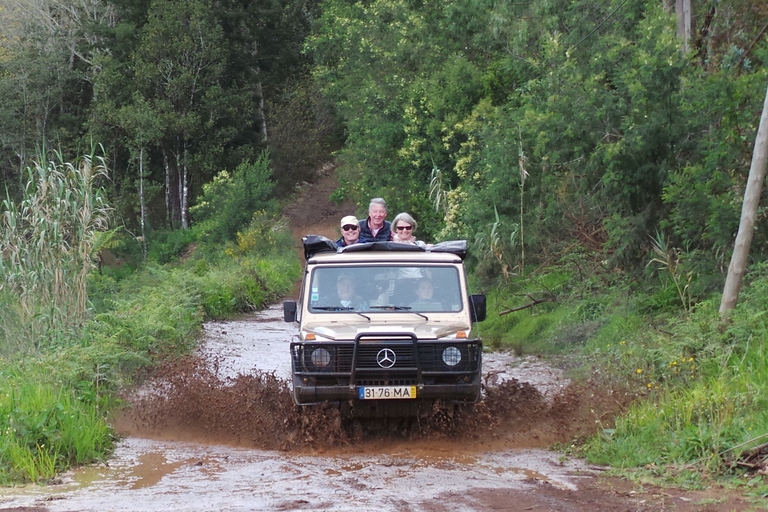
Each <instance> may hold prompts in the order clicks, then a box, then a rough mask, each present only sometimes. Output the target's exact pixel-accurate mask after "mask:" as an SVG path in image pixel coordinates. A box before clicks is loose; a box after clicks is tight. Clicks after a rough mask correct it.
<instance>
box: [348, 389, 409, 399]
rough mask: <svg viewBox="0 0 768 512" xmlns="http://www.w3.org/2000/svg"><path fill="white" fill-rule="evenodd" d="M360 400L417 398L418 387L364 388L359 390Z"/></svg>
mask: <svg viewBox="0 0 768 512" xmlns="http://www.w3.org/2000/svg"><path fill="white" fill-rule="evenodd" d="M357 396H358V398H360V400H388V399H403V398H416V386H363V387H359V388H357Z"/></svg>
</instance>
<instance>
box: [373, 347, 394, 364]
mask: <svg viewBox="0 0 768 512" xmlns="http://www.w3.org/2000/svg"><path fill="white" fill-rule="evenodd" d="M395 361H397V356H396V355H395V351H394V350H392V349H389V348H383V349H381V350H379V353H378V354H376V362H377V363H379V366H381V367H382V368H392V367H393V366H395Z"/></svg>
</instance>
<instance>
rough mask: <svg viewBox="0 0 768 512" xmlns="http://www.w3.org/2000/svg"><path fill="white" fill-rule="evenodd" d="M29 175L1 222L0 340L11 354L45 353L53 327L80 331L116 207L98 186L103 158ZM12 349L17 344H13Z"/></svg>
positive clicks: (50, 165) (37, 168)
mask: <svg viewBox="0 0 768 512" xmlns="http://www.w3.org/2000/svg"><path fill="white" fill-rule="evenodd" d="M55 156H56V160H51V161H48V162H46V163H36V164H35V165H34V166H33V167H30V168H28V169H27V185H26V187H25V188H24V190H23V194H22V197H21V200H20V201H19V202H16V201H13V200H12V199H11V198H10V195H9V194H6V199H5V200H4V201H3V202H2V207H3V211H2V215H1V216H0V293H2V294H3V296H2V297H0V301H2V303H3V304H4V305H5V306H6V307H4V308H3V310H4V313H2V318H0V320H2V324H1V325H0V338H1V339H4V340H6V343H5V344H4V346H3V348H4V349H5V352H6V354H7V353H8V350H9V349H10V350H13V351H17V350H34V349H39V343H40V340H41V339H42V338H43V334H44V333H45V332H46V331H47V330H48V329H50V328H52V327H54V326H55V327H60V326H66V325H77V324H80V323H82V322H83V321H84V320H85V318H86V316H87V312H88V293H87V277H88V274H89V272H91V270H93V269H94V268H95V263H94V255H95V253H96V251H97V250H98V240H99V233H100V232H103V231H104V230H106V228H107V224H108V220H109V213H110V207H109V205H108V204H107V202H106V200H105V196H104V193H103V191H102V190H101V189H100V188H99V182H100V180H102V179H105V178H106V176H107V167H106V165H105V163H104V160H103V158H101V157H97V156H95V155H94V154H93V153H92V154H91V155H86V156H83V157H81V158H79V159H78V160H76V161H74V162H65V161H64V159H63V157H62V155H61V154H60V153H56V155H55ZM10 342H12V343H10Z"/></svg>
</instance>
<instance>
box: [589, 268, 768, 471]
mask: <svg viewBox="0 0 768 512" xmlns="http://www.w3.org/2000/svg"><path fill="white" fill-rule="evenodd" d="M764 271H765V266H764V265H761V266H760V268H759V269H756V271H755V273H754V274H752V275H750V276H749V279H748V282H749V284H748V286H747V288H746V289H745V292H744V294H743V296H742V301H741V302H740V304H739V307H738V308H737V310H736V312H735V315H734V317H733V318H732V319H731V322H730V323H729V324H727V325H724V324H722V323H721V322H720V320H719V317H718V313H717V310H716V306H717V301H714V303H712V302H702V303H700V304H699V305H698V306H697V307H695V308H694V309H693V312H692V314H691V316H690V318H687V319H684V320H681V321H678V322H676V323H674V324H672V325H667V326H665V328H664V329H663V330H659V331H655V332H653V331H651V332H649V331H647V330H645V331H644V330H642V321H643V320H642V319H641V318H640V317H637V318H635V319H634V320H632V324H633V325H634V327H631V326H628V325H627V324H626V323H625V324H624V325H621V326H619V324H616V327H617V328H616V329H615V331H616V332H617V333H621V334H620V337H619V336H616V335H613V336H612V335H610V334H607V332H606V333H605V337H604V338H603V340H611V339H612V340H613V342H611V343H605V342H604V341H603V342H601V341H600V340H598V339H595V341H594V342H593V343H592V344H591V349H592V350H593V357H594V358H596V360H597V361H599V362H600V364H601V365H603V366H606V367H611V369H612V370H611V372H612V373H613V374H615V375H622V374H623V375H625V378H626V384H627V385H628V386H633V387H635V388H639V389H642V388H645V389H646V390H647V391H649V392H650V393H651V397H652V398H653V400H649V401H643V402H639V403H638V404H636V405H635V406H634V407H632V409H631V410H629V411H628V412H627V413H626V414H625V415H623V416H622V417H621V418H619V420H618V421H617V424H616V428H615V429H614V430H611V431H610V432H609V433H608V434H609V435H606V436H599V437H597V438H595V439H593V441H592V442H591V443H590V444H589V445H588V447H587V450H586V453H587V454H588V455H589V457H590V458H591V459H592V460H593V461H595V462H601V463H608V464H611V465H615V466H620V467H636V466H641V465H645V464H658V465H663V464H678V465H680V464H691V463H696V464H699V465H701V466H703V467H704V468H707V469H709V470H715V471H718V472H722V471H726V470H728V469H729V467H728V461H729V460H732V459H733V458H734V457H736V456H737V455H738V454H737V453H731V452H732V450H733V449H735V448H736V447H739V449H740V450H741V449H746V448H748V447H749V446H750V445H753V444H756V443H757V441H756V440H755V439H756V438H757V437H758V436H759V435H760V434H761V433H764V432H765V431H766V429H768V423H766V421H768V418H766V415H765V409H766V405H768V403H767V402H766V399H765V397H766V396H768V395H767V394H766V392H768V388H767V387H766V386H768V364H766V347H768V323H767V322H766V318H765V311H764V309H765V308H764V305H765V301H766V298H767V297H768V295H766V293H768V285H766V282H767V281H766V278H765V273H764ZM606 329H608V327H606ZM670 332H674V333H675V334H674V336H670V334H669V333H670ZM627 334H629V336H627ZM617 339H620V341H619V342H618V343H617V342H616V341H615V340H617Z"/></svg>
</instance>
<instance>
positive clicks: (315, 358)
mask: <svg viewBox="0 0 768 512" xmlns="http://www.w3.org/2000/svg"><path fill="white" fill-rule="evenodd" d="M459 357H461V356H459ZM443 359H445V356H443ZM309 360H310V361H312V364H313V365H315V366H316V367H317V368H325V367H326V366H328V365H329V364H330V363H331V353H330V352H328V351H327V350H326V349H324V348H316V349H315V350H313V351H312V355H311V356H309Z"/></svg>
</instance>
